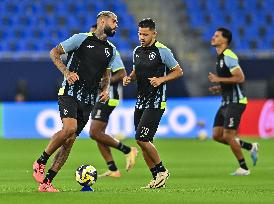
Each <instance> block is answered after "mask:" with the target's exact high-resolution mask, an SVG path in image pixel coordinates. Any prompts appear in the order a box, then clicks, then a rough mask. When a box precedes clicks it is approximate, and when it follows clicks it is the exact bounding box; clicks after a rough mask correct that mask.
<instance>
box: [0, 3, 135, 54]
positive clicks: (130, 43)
mask: <svg viewBox="0 0 274 204" xmlns="http://www.w3.org/2000/svg"><path fill="white" fill-rule="evenodd" d="M101 10H111V11H114V12H115V13H117V15H118V20H119V30H118V32H117V36H115V37H114V38H113V42H114V43H115V45H116V46H117V47H118V49H119V50H120V51H121V52H122V53H127V52H131V51H132V48H133V47H135V46H136V45H137V44H138V38H137V36H136V32H137V31H136V30H137V28H136V26H132V25H135V24H136V23H135V19H134V17H133V16H132V15H131V14H130V13H129V12H128V10H127V6H126V4H125V3H124V2H123V1H122V0H109V1H90V0H77V1H75V0H66V1H55V0H34V1H28V0H12V1H9V0H3V1H1V4H0V39H1V45H0V52H3V51H5V52H10V51H48V50H49V49H51V48H52V47H54V46H56V44H57V43H58V42H61V41H63V40H65V39H66V38H68V37H70V36H71V35H73V34H75V33H79V32H88V31H89V28H90V26H91V25H92V24H94V22H95V20H96V15H97V13H98V12H100V11H101ZM119 14H122V15H119Z"/></svg>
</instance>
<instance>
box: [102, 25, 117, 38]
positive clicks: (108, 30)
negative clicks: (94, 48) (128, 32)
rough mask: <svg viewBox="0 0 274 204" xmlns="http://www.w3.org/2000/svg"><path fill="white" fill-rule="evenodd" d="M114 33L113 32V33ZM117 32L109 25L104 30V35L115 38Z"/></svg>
mask: <svg viewBox="0 0 274 204" xmlns="http://www.w3.org/2000/svg"><path fill="white" fill-rule="evenodd" d="M112 31H113V32H112ZM115 32H116V31H115V30H114V29H112V28H111V27H110V26H109V25H106V26H105V28H104V33H105V34H106V35H107V36H108V37H113V36H114V35H115Z"/></svg>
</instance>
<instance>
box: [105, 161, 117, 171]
mask: <svg viewBox="0 0 274 204" xmlns="http://www.w3.org/2000/svg"><path fill="white" fill-rule="evenodd" d="M107 165H108V169H109V170H110V171H117V170H118V169H117V166H116V165H115V162H114V161H110V162H107Z"/></svg>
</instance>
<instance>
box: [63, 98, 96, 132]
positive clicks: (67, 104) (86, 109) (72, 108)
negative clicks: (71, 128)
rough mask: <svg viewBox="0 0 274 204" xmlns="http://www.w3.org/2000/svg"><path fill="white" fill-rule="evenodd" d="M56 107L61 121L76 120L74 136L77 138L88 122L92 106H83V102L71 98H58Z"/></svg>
mask: <svg viewBox="0 0 274 204" xmlns="http://www.w3.org/2000/svg"><path fill="white" fill-rule="evenodd" d="M58 105H59V111H60V117H61V118H62V119H63V118H74V119H76V120H77V131H76V135H77V136H78V135H79V134H80V133H81V132H82V130H83V129H84V127H85V126H86V124H87V122H88V120H89V115H90V113H91V110H92V108H93V105H90V104H85V103H84V102H81V101H78V100H77V99H75V98H74V97H72V96H59V97H58Z"/></svg>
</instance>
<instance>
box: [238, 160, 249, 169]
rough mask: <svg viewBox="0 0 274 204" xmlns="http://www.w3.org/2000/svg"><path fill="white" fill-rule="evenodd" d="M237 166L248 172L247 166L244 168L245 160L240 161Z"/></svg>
mask: <svg viewBox="0 0 274 204" xmlns="http://www.w3.org/2000/svg"><path fill="white" fill-rule="evenodd" d="M239 164H240V167H241V168H242V169H245V170H248V168H247V166H246V163H245V159H240V160H239Z"/></svg>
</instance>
